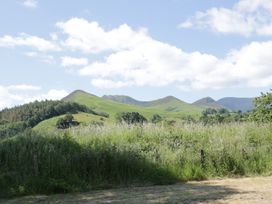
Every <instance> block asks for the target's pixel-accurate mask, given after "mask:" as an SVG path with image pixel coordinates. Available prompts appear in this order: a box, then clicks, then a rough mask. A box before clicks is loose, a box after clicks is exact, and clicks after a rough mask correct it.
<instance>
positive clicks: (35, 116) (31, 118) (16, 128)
mask: <svg viewBox="0 0 272 204" xmlns="http://www.w3.org/2000/svg"><path fill="white" fill-rule="evenodd" d="M79 111H80V112H87V113H92V114H96V115H98V113H96V112H94V111H92V110H90V109H89V108H87V107H86V106H84V105H79V104H77V103H73V102H63V101H42V102H38V101H35V102H33V103H29V104H25V105H22V106H17V107H14V108H10V109H4V110H2V111H1V112H0V138H1V137H7V136H14V135H16V134H17V133H20V132H22V131H23V130H24V129H26V128H32V127H34V126H35V125H37V124H38V123H39V122H41V121H43V120H45V119H49V118H52V117H54V116H58V115H62V114H65V113H68V112H69V113H77V112H79Z"/></svg>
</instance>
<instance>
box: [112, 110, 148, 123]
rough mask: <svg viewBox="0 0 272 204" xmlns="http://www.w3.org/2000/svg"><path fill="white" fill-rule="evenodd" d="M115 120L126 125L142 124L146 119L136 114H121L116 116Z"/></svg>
mask: <svg viewBox="0 0 272 204" xmlns="http://www.w3.org/2000/svg"><path fill="white" fill-rule="evenodd" d="M116 120H117V121H118V122H120V123H126V124H129V125H131V124H143V123H144V122H147V119H146V118H145V117H144V116H142V115H141V114H140V113H138V112H121V113H118V114H117V116H116Z"/></svg>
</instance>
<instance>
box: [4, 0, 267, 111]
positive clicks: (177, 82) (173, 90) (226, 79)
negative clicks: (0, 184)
mask: <svg viewBox="0 0 272 204" xmlns="http://www.w3.org/2000/svg"><path fill="white" fill-rule="evenodd" d="M0 13H1V18H0V109H2V108H5V107H11V106H14V105H18V104H23V103H27V102H31V101H34V100H45V99H52V100H57V99H61V98H62V97H64V96H65V95H67V94H69V93H70V92H72V91H74V90H77V89H81V90H85V91H87V92H89V93H92V94H95V95H98V96H102V95H104V94H111V95H114V94H119V95H129V96H131V97H134V98H136V99H138V100H152V99H157V98H161V97H164V96H168V95H173V96H175V97H177V98H179V99H181V100H184V101H186V102H193V101H195V100H197V99H200V98H202V97H206V96H210V97H213V98H214V99H219V98H222V97H228V96H233V97H255V96H258V95H260V92H266V91H269V89H270V88H271V87H272V1H271V0H236V1H234V0H220V1H218V0H148V1H146V0H137V1H129V0H115V1H108V0H77V1H65V0H58V1H54V0H9V1H2V2H1V6H0Z"/></svg>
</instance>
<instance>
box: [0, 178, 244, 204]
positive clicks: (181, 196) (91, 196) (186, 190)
mask: <svg viewBox="0 0 272 204" xmlns="http://www.w3.org/2000/svg"><path fill="white" fill-rule="evenodd" d="M235 194H241V192H238V191H236V190H235V189H232V188H228V187H225V186H220V185H212V184H209V183H196V182H193V183H182V184H175V185H163V186H150V187H130V188H121V189H110V190H96V191H91V192H87V193H78V194H58V195H51V196H43V195H40V196H27V197H21V198H17V199H13V200H2V202H4V203H199V202H201V203H206V202H212V201H218V200H221V199H226V197H228V196H232V195H235ZM0 202H1V200H0Z"/></svg>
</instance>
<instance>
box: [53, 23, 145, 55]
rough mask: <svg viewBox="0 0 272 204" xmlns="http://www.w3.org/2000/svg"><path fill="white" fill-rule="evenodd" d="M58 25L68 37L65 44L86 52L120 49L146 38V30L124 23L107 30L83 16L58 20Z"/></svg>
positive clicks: (70, 47)
mask: <svg viewBox="0 0 272 204" xmlns="http://www.w3.org/2000/svg"><path fill="white" fill-rule="evenodd" d="M56 25H57V27H58V28H60V29H61V31H62V32H63V33H64V34H66V35H67V36H68V37H67V39H66V40H65V41H64V43H63V45H64V46H66V47H67V48H69V49H72V50H81V51H84V52H86V53H100V52H104V51H118V50H123V49H128V48H129V47H131V46H134V45H136V44H139V43H142V42H143V41H145V40H146V38H147V35H146V30H145V29H139V30H138V31H134V30H132V29H131V28H130V27H129V26H128V25H126V24H123V25H120V26H119V27H118V28H115V29H112V30H109V31H105V30H104V29H103V28H102V27H100V25H99V24H98V23H97V22H95V21H94V22H88V21H87V20H85V19H81V18H72V19H70V20H68V21H66V22H58V23H57V24H56Z"/></svg>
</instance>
